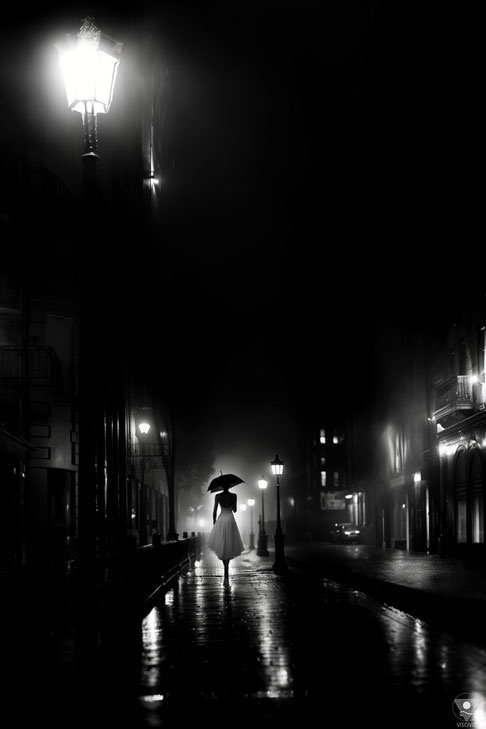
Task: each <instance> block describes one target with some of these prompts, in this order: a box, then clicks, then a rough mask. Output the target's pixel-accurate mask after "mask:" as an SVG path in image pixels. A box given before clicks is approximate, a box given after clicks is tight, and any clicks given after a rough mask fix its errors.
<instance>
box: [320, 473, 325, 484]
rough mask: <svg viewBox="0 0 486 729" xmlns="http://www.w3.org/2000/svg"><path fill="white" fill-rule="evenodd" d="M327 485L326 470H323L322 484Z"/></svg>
mask: <svg viewBox="0 0 486 729" xmlns="http://www.w3.org/2000/svg"><path fill="white" fill-rule="evenodd" d="M325 485H326V471H321V486H325Z"/></svg>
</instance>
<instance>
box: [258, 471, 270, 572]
mask: <svg viewBox="0 0 486 729" xmlns="http://www.w3.org/2000/svg"><path fill="white" fill-rule="evenodd" d="M267 485H268V481H267V479H266V478H265V477H264V476H262V477H261V478H260V479H258V488H259V489H260V490H261V492H262V514H261V518H260V528H259V531H258V548H257V554H258V556H259V557H268V554H269V552H268V548H267V534H266V532H265V503H264V500H263V495H264V493H265V489H266V488H267Z"/></svg>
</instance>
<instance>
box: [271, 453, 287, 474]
mask: <svg viewBox="0 0 486 729" xmlns="http://www.w3.org/2000/svg"><path fill="white" fill-rule="evenodd" d="M270 465H271V467H272V473H273V475H274V476H281V475H282V473H283V465H284V464H283V461H281V460H280V458H279V457H278V455H276V456H275V460H274V461H271V462H270Z"/></svg>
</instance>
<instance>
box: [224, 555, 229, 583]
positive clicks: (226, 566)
mask: <svg viewBox="0 0 486 729" xmlns="http://www.w3.org/2000/svg"><path fill="white" fill-rule="evenodd" d="M223 566H224V581H225V582H228V581H229V559H223Z"/></svg>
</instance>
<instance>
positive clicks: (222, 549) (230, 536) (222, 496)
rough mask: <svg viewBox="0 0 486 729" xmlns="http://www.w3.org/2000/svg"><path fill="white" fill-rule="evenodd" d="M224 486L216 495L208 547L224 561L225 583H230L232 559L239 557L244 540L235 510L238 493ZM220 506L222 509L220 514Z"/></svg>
mask: <svg viewBox="0 0 486 729" xmlns="http://www.w3.org/2000/svg"><path fill="white" fill-rule="evenodd" d="M229 488H230V487H229V485H225V486H223V491H222V493H219V494H216V496H215V497H214V509H213V528H212V530H211V533H210V535H209V540H208V547H209V549H211V550H212V551H213V552H214V553H215V554H216V555H217V557H218V558H219V559H220V560H221V561H222V562H223V567H224V581H223V582H224V584H225V585H227V584H229V563H230V559H233V558H234V557H238V555H240V554H241V553H242V551H243V550H244V548H245V547H244V545H243V541H242V539H241V535H240V532H239V529H238V525H237V523H236V520H235V517H234V516H233V512H235V511H236V508H237V506H236V494H234V493H233V492H232V491H230V490H229ZM218 506H219V508H220V509H221V511H220V513H219V516H218V517H217V518H216V516H217V513H218Z"/></svg>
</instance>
